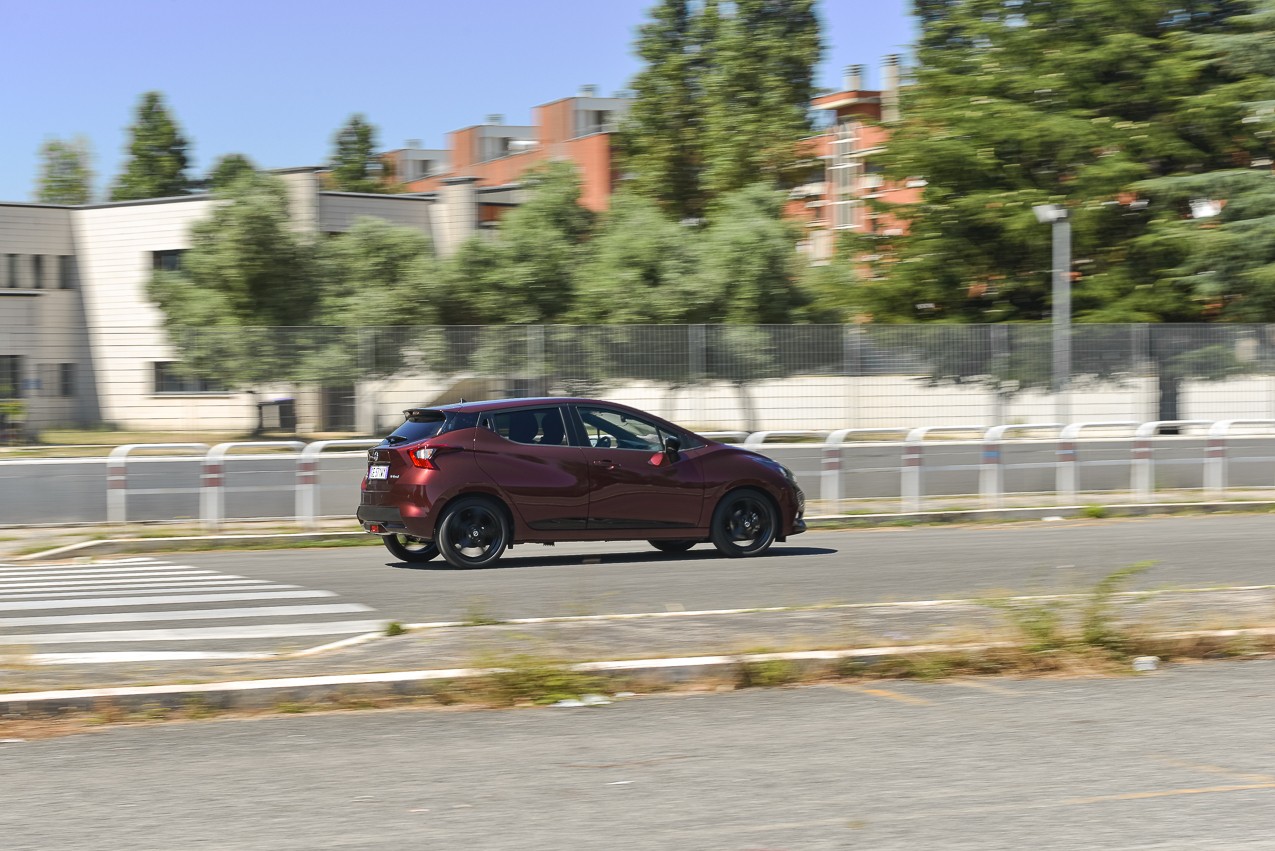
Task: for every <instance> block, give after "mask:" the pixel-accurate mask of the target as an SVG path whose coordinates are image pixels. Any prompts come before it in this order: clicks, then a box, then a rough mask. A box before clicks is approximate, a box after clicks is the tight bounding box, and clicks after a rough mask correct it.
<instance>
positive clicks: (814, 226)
mask: <svg viewBox="0 0 1275 851" xmlns="http://www.w3.org/2000/svg"><path fill="white" fill-rule="evenodd" d="M899 72H900V67H899V57H898V56H889V57H887V58H886V62H885V65H884V67H883V68H882V75H881V76H882V87H881V89H880V90H868V89H865V88H864V86H863V66H862V65H851V66H849V67H847V68H846V74H845V79H844V80H843V85H842V88H841V90H840V91H836V92H831V93H829V94H824V95H820V96H819V97H817V98H815V99H814V100H813V101H812V102H811V108H812V109H814V110H817V111H823V112H825V113H826V114H827V121H826V124H827V126H828V129H827V130H826V131H825V132H823V133H820V134H818V135H815V136H812V137H810V138H809V139H808V140H807V142H808V144H809V146H810V154H811V157H812V158H814V159H816V160H818V161H819V162H820V164H821V166H820V167H819V168H816V169H814V170H813V173H812V179H811V180H810V181H809V182H807V183H806V184H804V185H802V186H798V187H796V188H794V189H793V190H792V191H791V193H790V194H789V202H788V206H787V209H788V213H789V215H790V216H792V218H793V219H794V220H796V221H799V222H802V223H803V224H804V226H805V229H806V235H805V237H804V239H803V240H802V248H803V250H805V251H806V252H807V253H808V254H809V255H810V257H811V259H812V261H814V262H820V261H822V260H826V259H827V258H828V257H830V256H832V252H833V250H834V247H835V242H836V235H837V233H838V232H842V231H857V232H860V233H876V234H881V235H884V236H889V235H892V234H895V233H899V232H901V224H900V223H899V222H898V221H896V220H894V219H893V218H891V217H890V216H888V215H884V214H878V213H876V212H874V211H873V210H872V209H871V207H870V206H869V205H868V204H866V203H865V202H866V201H868V200H871V199H877V198H880V199H885V200H888V201H891V202H896V203H909V202H912V201H916V200H918V199H919V197H920V191H921V187H923V186H924V185H925V182H924V181H922V180H912V181H907V182H906V183H905V184H904V185H902V186H898V185H892V184H890V183H887V182H886V181H885V180H884V179H883V177H882V174H881V168H880V166H879V165H878V164H876V163H875V162H874V157H875V156H876V155H878V154H880V153H881V152H882V151H883V150H884V149H885V143H886V140H887V138H888V131H887V130H886V129H885V128H884V127H882V126H880V125H881V124H889V123H890V122H892V121H894V120H897V118H898V100H899ZM630 103H631V100H630V99H629V98H627V97H610V98H604V97H598V96H597V91H596V89H595V87H593V86H585V87H583V88H582V89H581V91H580V93H579V94H578V95H576V96H574V97H566V98H561V99H559V100H555V101H551V102H550V103H546V104H542V105H540V106H537V107H535V109H534V110H533V123H532V124H530V125H510V124H506V123H505V121H504V117H503V116H500V115H490V116H488V117H487V121H486V122H484V123H483V124H477V125H474V126H471V127H465V128H463V129H461V130H455V131H453V132H451V133H449V134H448V147H447V149H446V150H445V151H444V150H424V149H421V148H420V146H419V143H414V142H413V143H411V144H409V147H407V148H403V149H399V150H396V151H388V152H386V154H385V156H386V157H387V158H388V159H390V160H391V161H392V163H393V172H394V174H395V175H396V176H397V178H396V179H397V180H399V181H401V182H402V183H403V185H404V186H405V189H406V191H407V192H412V193H440V192H443V191H444V190H445V187H447V186H449V185H456V184H457V183H458V182H461V181H463V182H465V183H470V184H472V186H473V189H474V192H475V193H476V194H475V199H476V201H477V211H476V212H477V222H476V223H477V224H478V225H482V224H489V223H491V222H494V221H496V220H498V219H499V217H500V216H501V214H502V213H503V212H504V211H505V210H507V209H509V208H510V207H511V206H513V205H514V204H515V203H516V201H517V193H516V191H514V190H516V189H517V187H518V182H519V180H520V179H521V178H522V175H523V174H525V173H526V172H527V171H528V170H529V169H532V168H534V167H535V166H537V165H539V164H541V163H544V162H548V161H551V160H568V161H570V162H572V163H574V164H575V165H576V167H577V169H578V170H579V172H580V179H581V183H582V186H581V190H582V198H581V201H582V203H583V204H584V206H585V207H587V208H589V209H590V210H593V211H595V212H602V211H604V210H606V209H607V206H608V203H609V201H610V198H611V194H612V193H613V192H614V191H615V188H616V184H617V182H618V181H619V179H620V174H619V173H618V171H617V169H616V162H615V153H616V152H615V138H614V136H615V130H616V127H617V126H618V124H619V122H620V121H621V119H622V118H623V117H624V115H625V114H626V113H627V112H628V109H629V104H630Z"/></svg>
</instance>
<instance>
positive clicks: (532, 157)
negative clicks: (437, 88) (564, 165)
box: [386, 86, 631, 222]
mask: <svg viewBox="0 0 1275 851" xmlns="http://www.w3.org/2000/svg"><path fill="white" fill-rule="evenodd" d="M630 103H631V100H630V99H629V98H627V97H599V96H598V92H597V87H596V86H584V87H582V88H581V90H580V93H579V94H577V95H575V96H572V97H566V98H560V99H558V100H555V101H551V102H549V103H545V104H541V105H540V106H537V107H535V109H533V110H532V115H533V119H532V123H531V124H528V125H517V124H507V123H506V122H505V117H504V116H503V115H489V116H487V120H486V121H485V122H483V123H482V124H477V125H474V126H472V127H464V128H462V129H460V130H454V131H452V132H451V133H449V134H448V137H447V150H446V151H442V152H438V151H424V150H418V149H414V148H412V147H411V146H409V147H408V148H403V149H399V150H396V151H388V152H386V156H387V158H388V159H389V160H390V161H391V162H392V163H393V170H394V172H395V174H397V175H398V178H397V179H398V180H399V181H402V182H404V183H405V185H406V189H407V191H409V192H437V191H439V190H440V189H442V187H443V186H445V185H447V181H448V180H454V179H457V178H469V179H471V180H473V182H474V185H475V190H476V191H477V192H479V193H480V194H482V193H485V192H486V191H487V190H493V189H506V190H507V189H508V188H509V187H516V186H517V184H518V182H519V181H520V180H521V179H522V176H523V175H524V174H525V173H526V172H527V171H529V170H530V169H532V168H535V167H536V166H538V165H540V164H542V163H545V162H548V161H550V160H569V161H570V162H572V163H575V165H576V167H577V168H578V169H579V172H580V180H581V203H582V204H583V205H584V206H585V207H588V208H589V209H590V210H594V211H596V212H601V211H603V210H605V209H606V208H607V205H608V203H609V201H610V198H611V194H612V192H614V191H615V185H616V181H617V180H618V179H619V175H618V174H617V173H616V170H615V156H614V142H615V140H614V132H615V129H616V127H617V125H618V123H619V121H620V120H621V119H622V118H623V117H624V115H625V114H626V113H627V112H628V109H629V104H630ZM421 161H427V162H431V163H434V164H437V166H438V168H437V170H436V171H435V172H434V173H431V174H425V175H422V176H420V177H413V178H410V179H406V180H405V179H404V175H410V174H413V173H414V172H413V168H414V167H415V166H414V163H418V162H421ZM512 203H516V198H515V199H514V200H513V201H512ZM505 208H506V207H505V205H503V204H501V203H500V202H499V200H498V199H496V198H491V199H490V203H488V204H486V205H484V207H483V209H482V210H481V211H480V213H481V215H482V216H483V220H484V221H486V222H491V221H494V220H496V219H498V218H499V216H500V214H501V212H502V211H503V210H504V209H505Z"/></svg>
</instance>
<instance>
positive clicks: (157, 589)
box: [0, 579, 300, 600]
mask: <svg viewBox="0 0 1275 851" xmlns="http://www.w3.org/2000/svg"><path fill="white" fill-rule="evenodd" d="M299 587H300V586H298V585H275V584H273V583H271V582H270V581H269V580H266V579H224V580H223V579H210V580H208V581H207V582H192V583H190V584H189V585H173V584H171V583H168V582H144V583H142V584H141V585H126V586H124V587H120V586H118V585H115V586H112V587H110V588H94V589H92V590H85V591H21V592H19V593H17V594H10V593H8V592H4V593H0V600H30V599H32V598H33V597H47V598H49V599H51V600H52V599H65V598H70V597H100V596H101V595H103V594H119V593H128V594H173V593H185V594H189V593H191V592H192V591H202V590H204V589H208V590H210V591H233V590H236V589H243V590H244V591H287V590H291V589H296V588H299Z"/></svg>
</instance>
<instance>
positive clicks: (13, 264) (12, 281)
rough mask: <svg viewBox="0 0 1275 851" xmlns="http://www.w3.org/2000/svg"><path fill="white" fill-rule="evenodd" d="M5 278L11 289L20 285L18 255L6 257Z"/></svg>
mask: <svg viewBox="0 0 1275 851" xmlns="http://www.w3.org/2000/svg"><path fill="white" fill-rule="evenodd" d="M4 277H5V282H6V284H7V285H8V286H9V287H16V286H17V285H18V255H16V254H10V255H8V256H7V257H5V264H4Z"/></svg>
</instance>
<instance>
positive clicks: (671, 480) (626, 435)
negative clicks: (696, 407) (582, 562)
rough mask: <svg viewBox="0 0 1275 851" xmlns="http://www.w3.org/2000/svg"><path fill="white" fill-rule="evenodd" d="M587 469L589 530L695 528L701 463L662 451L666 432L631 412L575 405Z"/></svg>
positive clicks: (701, 492)
mask: <svg viewBox="0 0 1275 851" xmlns="http://www.w3.org/2000/svg"><path fill="white" fill-rule="evenodd" d="M575 412H576V415H577V417H578V420H577V423H578V425H579V426H580V427H582V428H583V433H584V438H585V440H586V443H585V445H584V446H583V447H582V448H581V451H582V452H583V453H584V455H585V457H586V459H587V460H588V467H589V491H590V498H589V529H590V530H605V529H673V528H681V527H686V528H690V527H694V526H696V525H698V524H699V518H700V514H701V509H702V507H703V502H704V480H703V476H702V475H701V474H700V468H699V462H698V461H696V460H695V459H694V458H691V457H688V456H687V455H685V454H682V455H680V456H679V457H677V458H670V457H669V456H668V455H667V454H666V453H665V451H664V438H665V437H667V436H669V434H670V433H669V432H668V431H667V430H665V429H661V428H660V427H659V425H657V424H656V423H655V422H654V421H652V420H648V419H646V418H644V417H639V416H635V415H634V414H632V413H630V412H629V411H624V410H621V409H616V408H608V407H603V406H594V405H576V406H575Z"/></svg>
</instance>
